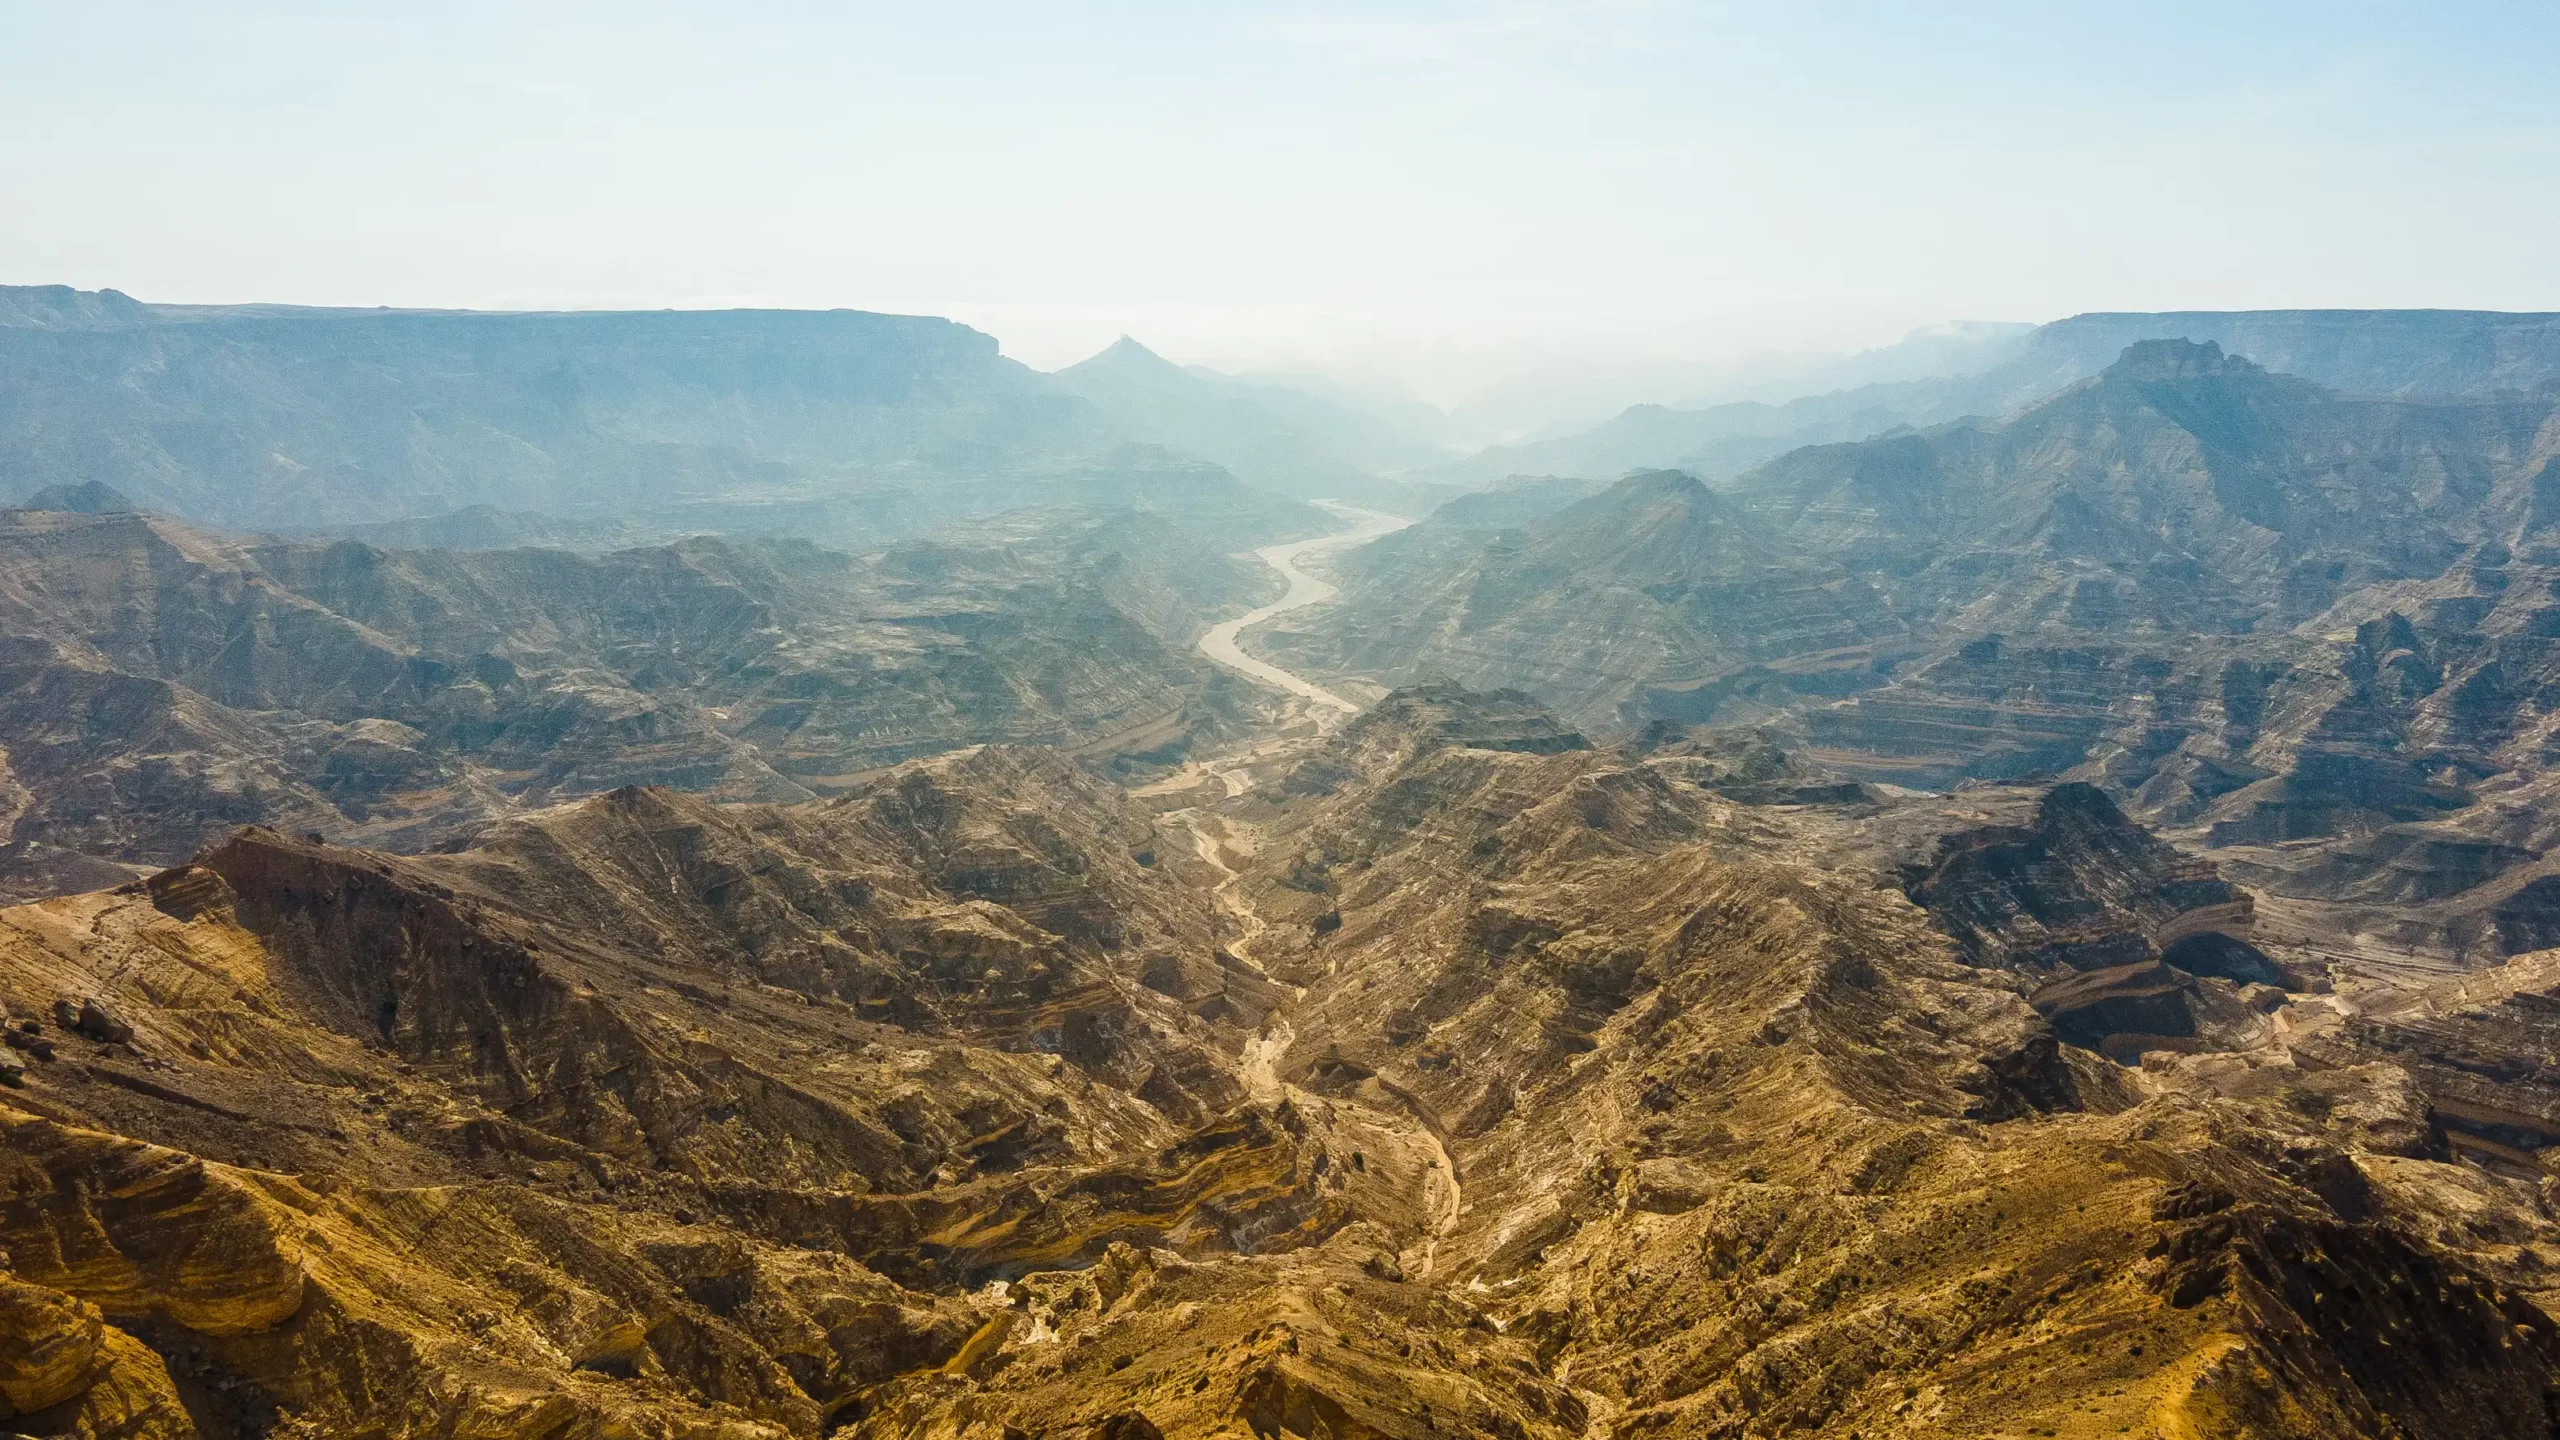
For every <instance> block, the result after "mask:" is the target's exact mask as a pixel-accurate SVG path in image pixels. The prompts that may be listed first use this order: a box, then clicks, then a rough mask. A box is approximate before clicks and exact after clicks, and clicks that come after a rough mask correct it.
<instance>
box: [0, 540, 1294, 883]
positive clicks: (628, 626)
mask: <svg viewBox="0 0 2560 1440" xmlns="http://www.w3.org/2000/svg"><path fill="white" fill-rule="evenodd" d="M0 552H5V555H6V557H7V559H6V566H5V568H6V572H7V578H6V579H5V580H0V631H6V632H8V633H10V634H11V635H13V636H14V638H11V639H9V640H7V641H5V642H0V675H5V677H6V684H5V688H0V734H5V735H6V736H7V737H8V740H7V764H8V768H9V775H10V792H11V795H12V799H13V802H14V803H13V804H12V806H11V813H10V817H9V818H10V824H11V827H12V828H11V831H10V835H9V848H8V851H7V853H8V855H9V856H10V857H11V859H10V863H11V865H12V867H13V869H14V872H15V873H16V874H17V875H18V876H19V877H20V882H19V883H20V884H21V885H22V886H35V887H41V886H43V885H45V884H47V883H49V882H48V880H47V877H57V878H58V877H59V875H60V874H61V872H62V867H64V866H73V867H77V866H79V865H80V864H82V863H83V862H82V861H79V860H75V859H72V858H69V857H73V856H80V857H88V859H87V861H86V862H85V863H86V864H87V866H88V873H90V874H93V875H95V874H98V873H102V872H101V871H100V870H99V868H98V867H99V865H100V864H101V863H102V862H103V861H106V860H121V861H129V862H139V863H143V864H151V863H168V862H172V861H175V860H177V859H180V858H183V857H184V856H185V855H186V854H187V853H188V852H189V851H191V850H192V849H194V848H195V847H196V846H197V845H198V844H200V843H202V842H203V841H204V840H205V839H206V838H207V837H208V836H209V835H211V834H214V833H217V832H219V831H220V830H221V829H223V828H225V827H228V826H231V825H237V824H243V823H251V822H260V823H269V824H275V825H279V826H282V827H284V828H287V829H289V830H294V831H301V830H319V831H323V832H325V833H328V834H332V835H340V836H356V837H368V838H373V839H377V840H381V841H385V842H391V843H398V844H402V845H408V846H417V845H424V844H430V843H434V842H436V841H439V840H441V839H443V838H446V837H449V836H452V835H454V834H457V833H461V832H463V831H466V830H467V829H469V828H471V827H473V826H476V825H477V824H480V823H483V822H485V821H486V820H487V819H488V818H490V817H491V816H493V815H496V814H499V813H503V812H505V811H507V810H510V809H513V808H515V807H518V806H522V805H532V804H542V803H545V802H546V801H548V800H551V799H554V798H562V797H568V796H574V795H579V794H585V793H592V792H595V791H600V790H607V789H611V788H614V787H616V786H619V785H625V784H631V783H643V782H645V783H664V784H674V785H680V786H683V787H685V788H687V789H691V790H695V791H699V792H702V793H707V794H712V795H721V796H728V797H733V798H748V797H756V798H771V799H782V798H799V797H806V796H808V795H810V794H813V793H827V792H832V791H835V790H839V789H841V788H843V787H844V786H845V785H847V784H849V783H851V782H852V777H855V776H858V775H860V774H862V773H863V772H865V771H869V770H874V769H877V768H879V767H881V766H884V765H888V764H892V763H895V762H896V761H898V760H901V759H904V758H906V757H908V756H911V755H915V754H918V753H923V752H928V751H934V750H941V749H946V748H949V747H950V746H951V745H953V744H954V743H966V742H969V741H974V740H1037V741H1044V742H1049V743H1057V744H1062V745H1067V746H1071V747H1072V746H1092V747H1094V748H1096V749H1098V750H1105V751H1109V750H1119V751H1155V750H1164V749H1165V748H1166V747H1168V746H1170V747H1173V748H1175V749H1178V748H1179V747H1180V746H1181V745H1182V744H1184V743H1186V739H1187V737H1188V736H1189V735H1191V734H1192V733H1193V732H1194V731H1195V730H1196V729H1198V728H1199V727H1200V726H1202V725H1215V724H1217V723H1219V719H1220V717H1221V716H1222V715H1226V714H1230V713H1234V712H1236V711H1238V710H1240V709H1241V707H1242V706H1243V705H1245V704H1247V703H1249V702H1248V701H1247V700H1246V699H1245V697H1244V696H1243V695H1242V693H1241V692H1239V691H1237V690H1235V688H1234V686H1233V682H1231V681H1229V680H1226V679H1224V678H1222V677H1221V676H1220V675H1219V674H1217V673H1216V672H1214V671H1212V670H1211V669H1210V668H1209V667H1208V666H1207V665H1206V664H1205V663H1204V662H1201V661H1199V660H1197V659H1196V658H1195V657H1193V656H1191V655H1190V654H1189V647H1190V644H1191V641H1192V639H1193V638H1194V637H1195V636H1196V635H1197V634H1198V633H1199V631H1200V629H1201V628H1203V627H1204V626H1205V625H1206V624H1207V623H1208V620H1209V619H1211V618H1213V617H1214V616H1215V615H1216V614H1217V613H1219V612H1221V611H1224V610H1229V609H1233V608H1241V607H1243V606H1245V605H1249V604H1251V603H1254V602H1255V601H1256V600H1258V599H1259V598H1260V597H1261V596H1262V593H1263V587H1264V586H1265V585H1267V584H1268V581H1267V579H1266V577H1265V576H1263V575H1262V574H1260V573H1258V572H1256V571H1254V570H1252V569H1248V568H1247V567H1245V566H1244V565H1242V564H1240V563H1238V562H1235V561H1231V560H1227V559H1223V558H1220V557H1218V556H1216V555H1214V554H1211V553H1207V552H1206V551H1204V549H1203V548H1202V547H1201V546H1200V545H1199V544H1198V543H1197V542H1195V541H1192V540H1190V539H1189V538H1188V537H1186V536H1185V535H1183V534H1182V533H1181V532H1179V531H1175V530H1172V529H1169V528H1167V527H1165V526H1163V525H1161V524H1160V523H1157V522H1152V521H1149V520H1147V519H1145V518H1144V517H1138V516H1128V515H1121V516H1108V517H1101V518H1099V519H1094V520H1089V521H1083V522H1075V521H1072V519H1071V518H1070V519H1066V520H1060V519H1056V518H1053V520H1052V522H1051V523H1049V524H1048V525H1046V526H1044V527H1043V528H1041V529H1040V530H1039V531H1038V532H1037V533H1036V534H1032V535H1027V536H1022V537H1003V538H1001V539H998V538H992V537H991V538H990V540H989V541H988V543H985V544H982V545H980V544H967V543H958V544H955V543H941V544H915V545H910V546H906V547H901V548H896V549H892V550H889V551H886V552H883V553H879V554H875V555H870V556H865V557H861V558H856V557H852V556H847V555H842V554H836V553H832V552H828V551H823V550H819V549H816V548H814V547H811V546H808V545H793V544H785V543H776V542H738V543H729V542H722V541H715V540H696V541H688V542H685V543H683V544H680V545H674V546H667V547H660V548H655V549H640V550H629V551H621V552H616V553H614V554H611V555H606V556H601V557H584V556H577V555H571V554H567V553H563V552H558V551H540V550H520V551H496V552H485V553H472V554H462V553H455V552H433V551H430V552H400V551H384V550H378V549H374V548H372V547H369V546H365V545H361V544H356V543H353V542H340V543H319V542H244V541H235V540H228V539H223V538H220V537H216V536H211V535H207V534H205V533H202V532H199V531H194V530H190V529H187V528H186V527H183V526H179V525H176V524H173V523H171V522H168V521H165V520H161V519H157V518H154V517H149V516H145V515H138V514H101V515H74V514H69V513H63V512H50V511H8V512H0ZM72 873H74V874H76V873H78V871H77V870H76V868H75V870H74V871H73V872H72ZM92 883H94V881H93V882H92Z"/></svg>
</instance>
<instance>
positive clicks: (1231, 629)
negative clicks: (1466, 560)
mask: <svg viewBox="0 0 2560 1440" xmlns="http://www.w3.org/2000/svg"><path fill="white" fill-rule="evenodd" d="M1315 503H1316V504H1317V505H1318V506H1320V507H1322V508H1323V509H1326V510H1330V511H1332V512H1333V513H1334V514H1336V515H1339V516H1341V517H1342V518H1343V519H1345V520H1349V521H1352V522H1353V524H1352V526H1351V528H1350V529H1348V530H1339V531H1336V532H1334V533H1333V534H1331V535H1319V536H1317V537H1316V538H1315V539H1313V540H1292V541H1290V542H1289V543H1288V544H1286V545H1265V546H1263V547H1262V548H1261V549H1259V550H1256V551H1254V552H1253V553H1254V554H1255V555H1256V556H1258V557H1260V559H1261V560H1262V563H1263V564H1265V565H1268V566H1270V567H1271V568H1272V569H1274V570H1277V571H1279V572H1280V575H1281V578H1283V579H1285V580H1287V581H1288V582H1289V589H1288V591H1287V593H1285V594H1283V595H1282V596H1281V597H1280V598H1279V599H1277V600H1274V601H1272V602H1271V603H1270V604H1268V605H1265V606H1263V607H1262V608H1261V609H1259V610H1248V611H1246V612H1245V613H1244V614H1242V615H1239V616H1237V617H1236V618H1234V619H1233V620H1227V621H1223V622H1221V623H1219V624H1217V625H1213V626H1211V627H1210V628H1209V632H1208V633H1207V634H1205V635H1202V636H1201V637H1200V653H1201V654H1203V655H1206V656H1208V657H1209V658H1210V659H1212V660H1215V661H1217V662H1218V663H1219V664H1221V665H1224V666H1226V667H1227V668H1228V669H1230V670H1235V671H1239V672H1242V673H1243V674H1245V675H1248V676H1250V677H1252V678H1253V679H1255V680H1258V681H1260V682H1262V683H1263V684H1265V685H1269V686H1271V687H1272V688H1274V689H1278V690H1286V691H1288V692H1290V693H1291V694H1293V695H1303V696H1305V697H1306V698H1307V699H1309V700H1312V701H1314V702H1315V703H1316V704H1318V705H1322V706H1324V707H1326V708H1327V709H1331V710H1338V711H1340V712H1342V713H1343V714H1345V715H1356V714H1358V713H1359V711H1360V707H1359V706H1357V705H1354V704H1352V703H1351V702H1350V701H1348V700H1345V699H1343V698H1342V697H1341V696H1339V695H1336V694H1334V693H1333V692H1332V691H1330V690H1327V689H1326V688H1324V687H1323V686H1321V685H1318V684H1317V683H1315V682H1314V681H1312V680H1309V679H1307V678H1306V677H1304V676H1302V675H1293V674H1291V673H1290V672H1288V671H1286V670H1283V669H1281V668H1280V667H1279V666H1277V665H1273V664H1270V663H1268V662H1266V661H1262V660H1257V659H1255V658H1254V657H1252V656H1250V655H1247V654H1246V653H1244V651H1243V650H1242V649H1241V648H1239V647H1238V646H1237V644H1236V636H1238V635H1240V634H1242V633H1243V632H1244V631H1246V630H1248V629H1251V628H1252V627H1253V626H1256V625H1259V624H1261V623H1262V622H1263V621H1265V620H1268V619H1270V618H1271V617H1272V616H1274V615H1279V614H1283V613H1285V612H1287V611H1291V610H1296V609H1300V608H1302V607H1305V606H1308V605H1313V604H1315V603H1316V602H1317V601H1319V600H1322V599H1325V598H1327V597H1328V596H1330V595H1332V594H1333V593H1334V587H1333V586H1331V585H1329V584H1327V583H1325V582H1324V581H1322V580H1319V579H1317V578H1316V577H1314V576H1313V575H1310V574H1308V573H1307V572H1306V571H1304V570H1301V569H1299V568H1298V562H1299V561H1301V560H1307V559H1312V558H1313V557H1315V556H1318V555H1330V554H1332V553H1333V552H1335V551H1337V550H1348V549H1350V548H1351V547H1353V546H1355V545H1366V544H1368V543H1369V542H1370V541H1372V540H1375V539H1377V538H1378V537H1379V536H1381V535H1388V534H1392V533H1394V532H1395V531H1398V530H1401V529H1403V528H1404V527H1406V526H1407V525H1410V524H1412V523H1413V522H1412V521H1411V520H1408V519H1406V518H1405V517H1404V516H1402V515H1389V514H1387V513H1385V512H1383V511H1379V510H1364V509H1362V508H1360V507H1359V506H1357V505H1345V504H1343V503H1342V502H1341V501H1338V500H1318V501H1317V502H1315Z"/></svg>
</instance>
